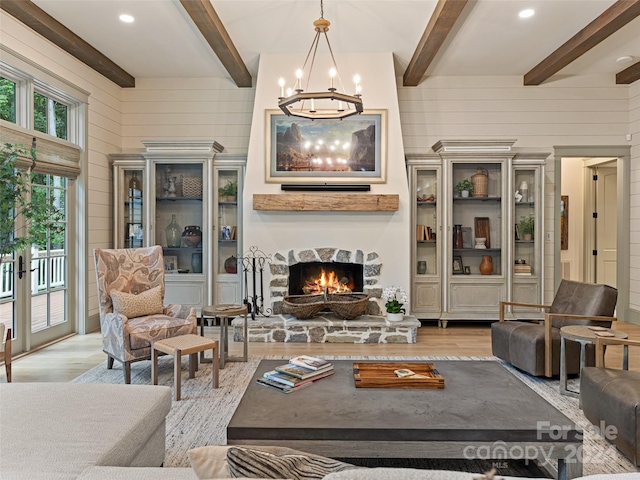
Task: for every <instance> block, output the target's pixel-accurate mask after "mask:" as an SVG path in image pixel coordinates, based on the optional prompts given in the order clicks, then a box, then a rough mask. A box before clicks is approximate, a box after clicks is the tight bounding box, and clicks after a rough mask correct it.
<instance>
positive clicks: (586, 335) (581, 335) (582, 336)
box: [560, 325, 629, 398]
mask: <svg viewBox="0 0 640 480" xmlns="http://www.w3.org/2000/svg"><path fill="white" fill-rule="evenodd" d="M593 328H596V327H589V326H586V325H571V326H568V327H562V328H561V329H560V394H562V395H568V396H571V397H576V398H579V397H580V392H576V391H574V390H569V387H568V386H567V358H566V350H565V349H566V345H565V342H566V341H567V340H571V341H574V342H578V343H579V344H580V372H582V369H583V368H584V364H585V361H586V346H587V345H595V343H596V339H597V338H598V336H599V335H598V332H606V338H627V337H628V336H629V335H627V334H626V333H624V332H620V331H619V330H611V329H610V328H602V329H597V330H593ZM603 337H604V335H603ZM624 348H625V350H624V358H625V361H626V359H627V355H628V347H627V346H626V345H625V347H624Z"/></svg>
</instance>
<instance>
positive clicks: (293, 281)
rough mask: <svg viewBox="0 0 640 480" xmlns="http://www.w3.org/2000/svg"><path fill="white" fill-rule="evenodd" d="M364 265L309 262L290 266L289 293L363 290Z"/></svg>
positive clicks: (308, 293) (315, 293)
mask: <svg viewBox="0 0 640 480" xmlns="http://www.w3.org/2000/svg"><path fill="white" fill-rule="evenodd" d="M363 270H364V269H363V265H362V264H360V263H342V262H307V263H302V262H301V263H296V264H294V265H290V266H289V295H317V294H322V293H324V292H325V291H326V292H327V293H347V292H362V291H363Z"/></svg>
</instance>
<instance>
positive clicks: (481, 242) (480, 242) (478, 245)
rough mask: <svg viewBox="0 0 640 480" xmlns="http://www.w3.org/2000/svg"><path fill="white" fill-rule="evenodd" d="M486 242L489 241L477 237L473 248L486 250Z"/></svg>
mask: <svg viewBox="0 0 640 480" xmlns="http://www.w3.org/2000/svg"><path fill="white" fill-rule="evenodd" d="M486 241H487V239H486V238H484V237H476V245H475V247H473V248H480V249H486V248H487V245H486V244H485V242H486Z"/></svg>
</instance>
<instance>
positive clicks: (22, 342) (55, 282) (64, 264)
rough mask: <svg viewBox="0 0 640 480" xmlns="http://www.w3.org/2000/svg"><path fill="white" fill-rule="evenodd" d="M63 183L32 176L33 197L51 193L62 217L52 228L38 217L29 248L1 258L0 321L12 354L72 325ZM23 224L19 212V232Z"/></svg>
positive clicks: (50, 338)
mask: <svg viewBox="0 0 640 480" xmlns="http://www.w3.org/2000/svg"><path fill="white" fill-rule="evenodd" d="M67 182H68V180H67V179H66V178H64V177H58V176H53V175H47V174H39V173H36V174H33V175H32V199H33V200H34V201H38V202H40V201H45V199H47V198H52V199H53V200H54V202H55V204H56V206H57V207H58V209H59V210H60V211H62V212H63V218H62V219H61V220H60V221H59V222H57V228H55V229H54V230H52V229H50V228H47V226H46V225H44V224H43V223H42V222H40V223H38V222H36V223H34V225H35V230H36V232H37V234H36V238H35V241H34V243H33V244H32V245H31V248H30V249H26V250H23V251H21V252H16V253H15V254H14V255H13V256H7V257H6V258H4V259H3V262H2V268H1V269H0V275H1V276H0V322H2V323H4V324H5V325H6V326H7V327H8V328H11V329H12V334H13V339H14V341H13V345H12V347H13V353H14V354H17V353H21V352H24V351H29V350H32V349H33V348H36V347H38V346H40V345H43V344H45V343H48V342H51V341H53V340H56V339H57V338H60V337H63V336H65V335H68V334H69V333H71V332H73V330H74V326H75V324H74V322H73V321H71V319H70V318H69V317H70V315H69V312H70V308H69V306H70V301H69V298H70V291H69V285H70V278H69V265H70V263H71V262H70V256H69V248H68V240H69V238H70V235H69V231H68V230H69V229H68V225H69V222H68V221H67V220H68V217H69V216H68V201H67V192H68V189H67ZM26 227H27V225H25V220H24V218H21V217H18V218H17V221H16V230H17V233H16V234H19V232H20V231H23V230H24V229H25V228H26Z"/></svg>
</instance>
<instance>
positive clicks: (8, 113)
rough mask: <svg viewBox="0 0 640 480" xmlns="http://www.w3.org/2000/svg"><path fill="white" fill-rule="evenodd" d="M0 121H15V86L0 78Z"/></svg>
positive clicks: (9, 81) (13, 83)
mask: <svg viewBox="0 0 640 480" xmlns="http://www.w3.org/2000/svg"><path fill="white" fill-rule="evenodd" d="M0 119H2V120H6V121H7V122H12V123H15V121H16V84H15V82H12V81H11V80H7V79H6V78H2V77H0Z"/></svg>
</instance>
